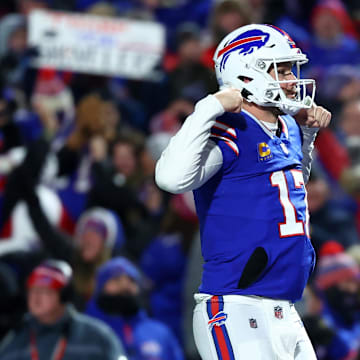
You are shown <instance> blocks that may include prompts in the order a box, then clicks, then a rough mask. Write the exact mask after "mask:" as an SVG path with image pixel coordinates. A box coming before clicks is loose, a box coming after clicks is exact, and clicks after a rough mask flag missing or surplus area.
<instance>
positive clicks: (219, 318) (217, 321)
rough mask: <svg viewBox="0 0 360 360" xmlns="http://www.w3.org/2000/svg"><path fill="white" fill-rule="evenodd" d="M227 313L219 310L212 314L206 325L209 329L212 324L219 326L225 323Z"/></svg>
mask: <svg viewBox="0 0 360 360" xmlns="http://www.w3.org/2000/svg"><path fill="white" fill-rule="evenodd" d="M227 317H228V315H227V314H226V313H225V312H224V311H219V312H218V313H217V314H216V315H214V316H213V317H212V318H211V319H210V320H209V321H208V325H209V327H210V329H212V328H213V326H221V325H223V324H224V323H225V321H226V319H227Z"/></svg>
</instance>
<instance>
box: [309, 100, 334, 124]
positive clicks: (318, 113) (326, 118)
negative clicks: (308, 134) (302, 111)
mask: <svg viewBox="0 0 360 360" xmlns="http://www.w3.org/2000/svg"><path fill="white" fill-rule="evenodd" d="M330 120H331V113H330V111H328V110H326V109H325V108H323V107H322V106H317V105H315V103H314V104H313V106H312V107H311V108H310V109H308V110H307V119H306V122H305V125H307V126H309V127H317V128H325V127H327V126H328V125H329V123H330Z"/></svg>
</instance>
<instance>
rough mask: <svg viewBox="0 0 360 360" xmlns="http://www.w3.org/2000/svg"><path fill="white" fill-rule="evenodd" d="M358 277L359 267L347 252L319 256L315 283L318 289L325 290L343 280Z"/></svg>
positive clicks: (359, 277)
mask: <svg viewBox="0 0 360 360" xmlns="http://www.w3.org/2000/svg"><path fill="white" fill-rule="evenodd" d="M350 279H359V281H360V268H359V266H358V264H357V263H356V261H355V260H354V259H353V258H352V257H351V256H350V255H348V254H346V253H344V252H341V253H338V254H334V255H325V256H323V257H321V258H320V260H319V263H318V266H317V273H316V275H315V283H316V286H317V288H318V289H320V290H326V289H327V288H329V287H331V286H334V285H336V284H338V283H340V282H342V281H344V280H350Z"/></svg>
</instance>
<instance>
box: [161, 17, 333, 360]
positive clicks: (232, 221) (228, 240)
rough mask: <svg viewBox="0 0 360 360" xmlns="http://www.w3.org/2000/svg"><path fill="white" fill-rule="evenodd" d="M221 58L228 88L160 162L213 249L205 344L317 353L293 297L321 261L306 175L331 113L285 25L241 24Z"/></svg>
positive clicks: (246, 355) (207, 255)
mask: <svg viewBox="0 0 360 360" xmlns="http://www.w3.org/2000/svg"><path fill="white" fill-rule="evenodd" d="M214 61H215V71H216V75H217V79H218V83H219V85H220V90H219V91H218V92H217V93H216V94H214V95H208V96H207V97H206V98H204V99H202V100H200V101H199V102H198V103H197V104H196V106H195V111H194V113H193V114H191V115H190V116H189V117H188V118H187V119H186V121H185V123H184V124H183V126H182V128H181V129H180V130H179V132H178V133H177V134H176V135H175V136H174V137H173V138H172V139H171V141H170V143H169V145H168V147H167V148H166V149H165V150H164V152H163V154H162V156H161V158H160V159H159V161H158V163H157V167H156V181H157V184H158V185H159V186H160V187H161V188H163V189H164V190H167V191H169V192H173V193H181V192H186V191H190V190H192V191H193V193H194V199H195V204H196V211H197V214H198V217H199V221H200V234H201V246H202V254H203V257H204V268H203V275H202V283H201V285H200V288H199V293H198V294H195V300H196V307H195V310H194V336H195V342H196V345H197V347H198V350H199V352H200V355H201V357H202V359H204V360H217V359H219V360H233V359H250V358H251V359H252V360H260V359H262V360H264V359H265V360H270V359H271V360H273V359H284V360H285V359H296V360H303V359H304V360H305V359H306V360H312V359H316V356H315V353H314V350H313V348H312V345H311V343H310V340H309V338H308V336H307V334H306V331H305V329H304V327H303V325H302V322H301V320H300V318H299V316H298V314H297V312H296V310H295V308H294V305H293V303H294V302H295V301H297V300H299V299H300V298H301V296H302V292H303V290H304V287H305V285H306V283H307V280H308V277H309V275H310V273H311V272H312V270H313V268H314V265H315V254H314V250H313V247H312V245H311V242H310V237H309V230H308V220H309V216H308V210H307V201H306V190H305V184H306V182H307V179H308V177H309V173H310V165H311V152H312V149H313V146H314V145H313V143H314V140H315V137H316V133H317V131H318V129H319V128H321V127H326V126H327V125H328V124H329V122H330V119H331V114H330V113H329V112H328V111H327V110H326V109H324V108H323V107H321V106H317V105H316V104H315V103H314V96H315V82H314V80H312V79H301V78H300V66H301V65H302V64H304V63H306V62H307V57H306V55H305V54H303V53H302V52H301V50H300V49H299V48H297V47H296V44H295V43H294V41H293V40H292V39H291V38H290V36H289V35H288V34H287V33H285V32H284V31H283V30H281V29H279V28H276V27H274V26H271V25H257V24H252V25H247V26H244V27H241V28H239V29H237V30H235V31H233V32H232V33H230V34H229V35H227V36H226V37H225V38H224V39H223V40H222V41H221V43H220V44H219V45H218V48H217V50H216V52H215V55H214ZM299 111H303V112H304V113H305V120H304V121H303V124H299V123H297V122H296V121H295V119H294V118H293V115H295V114H296V113H298V112H299Z"/></svg>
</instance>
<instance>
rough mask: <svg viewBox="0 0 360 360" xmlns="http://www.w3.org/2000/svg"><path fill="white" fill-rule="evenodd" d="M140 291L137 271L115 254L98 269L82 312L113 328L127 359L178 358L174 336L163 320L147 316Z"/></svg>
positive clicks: (170, 359) (180, 353)
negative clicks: (88, 300) (85, 307)
mask: <svg viewBox="0 0 360 360" xmlns="http://www.w3.org/2000/svg"><path fill="white" fill-rule="evenodd" d="M140 295H141V276H140V273H139V271H138V270H137V268H136V267H135V266H134V265H133V264H132V263H131V262H130V261H128V260H127V259H126V258H123V257H115V258H113V259H112V260H109V261H108V262H107V263H106V264H104V265H103V266H102V267H101V268H100V269H99V271H98V275H97V283H96V291H95V294H94V296H93V298H92V299H91V300H90V302H89V303H88V305H87V309H86V313H87V314H88V315H91V316H93V317H96V318H98V319H100V320H102V321H104V322H105V323H107V324H108V325H110V326H111V327H112V328H113V330H114V331H115V332H116V334H117V335H118V337H119V338H120V339H121V340H122V342H123V344H124V345H125V348H126V350H127V352H128V354H129V358H130V359H131V360H140V359H141V360H152V359H158V360H182V359H183V358H184V357H183V354H182V350H181V348H180V346H179V344H178V342H177V340H176V338H175V337H174V335H173V334H172V333H171V331H170V330H169V329H168V328H167V327H166V326H165V325H164V324H162V323H161V322H159V321H157V320H153V319H151V318H149V317H148V315H147V314H146V312H145V310H144V308H143V306H142V305H141V300H140V299H141V298H140Z"/></svg>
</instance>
